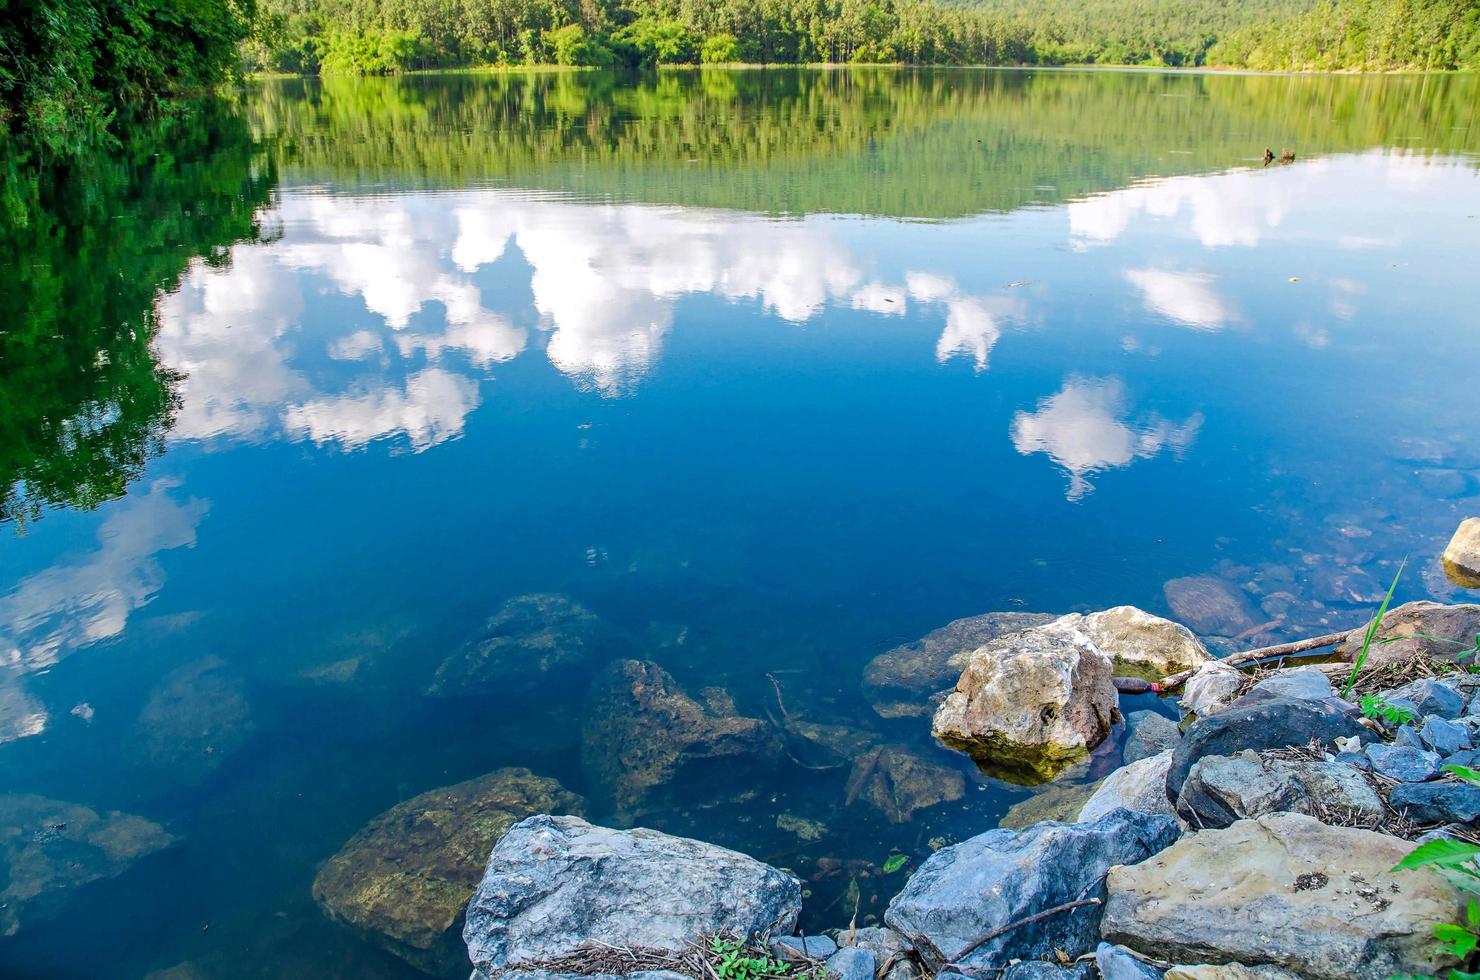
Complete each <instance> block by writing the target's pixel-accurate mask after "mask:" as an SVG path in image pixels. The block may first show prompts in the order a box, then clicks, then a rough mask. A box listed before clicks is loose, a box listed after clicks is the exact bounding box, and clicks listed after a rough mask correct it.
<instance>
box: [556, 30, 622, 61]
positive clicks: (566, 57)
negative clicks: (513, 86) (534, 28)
mask: <svg viewBox="0 0 1480 980" xmlns="http://www.w3.org/2000/svg"><path fill="white" fill-rule="evenodd" d="M543 40H544V48H545V49H546V50H547V51H549V53H550V56H551V57H552V58H553V60H554V62H555V64H557V65H585V66H591V67H595V68H605V67H608V66H610V65H611V63H612V61H613V60H614V58H613V55H612V51H611V48H608V47H607V46H606V45H604V44H602V43H601V41H600V40H599V39H597V38H594V37H592V36H590V35H589V34H587V33H586V29H585V28H583V27H582V26H581V25H580V24H567V25H566V26H565V27H561V28H558V29H556V30H553V31H546V32H545V33H544V37H543Z"/></svg>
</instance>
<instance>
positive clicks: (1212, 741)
mask: <svg viewBox="0 0 1480 980" xmlns="http://www.w3.org/2000/svg"><path fill="white" fill-rule="evenodd" d="M1359 717H1360V716H1359V715H1358V714H1357V713H1356V710H1355V709H1354V708H1352V706H1351V705H1349V704H1347V703H1346V702H1345V701H1338V700H1329V701H1306V700H1302V699H1298V698H1270V699H1268V700H1263V701H1255V702H1251V703H1247V704H1240V705H1236V706H1234V707H1231V708H1227V709H1225V710H1223V711H1220V712H1218V713H1217V714H1215V715H1213V716H1211V717H1208V718H1200V719H1198V720H1197V721H1196V722H1195V723H1193V725H1192V727H1191V728H1189V729H1187V735H1186V737H1185V738H1183V739H1182V741H1181V742H1180V743H1179V744H1178V745H1177V748H1176V749H1175V750H1174V751H1173V753H1172V767H1171V768H1170V769H1169V770H1167V798H1168V799H1171V800H1175V799H1176V798H1177V795H1178V793H1180V792H1181V790H1182V783H1183V782H1184V781H1185V780H1186V779H1187V774H1188V773H1189V772H1190V771H1191V770H1192V767H1193V765H1194V764H1195V763H1196V762H1197V760H1199V759H1201V758H1202V757H1203V756H1206V755H1233V754H1234V753H1236V752H1240V751H1242V750H1244V749H1252V750H1254V751H1256V752H1258V751H1262V750H1265V749H1282V748H1287V747H1289V746H1291V745H1306V744H1308V743H1309V742H1311V741H1318V742H1333V741H1335V740H1336V739H1338V738H1352V737H1355V738H1359V739H1360V738H1362V737H1363V736H1365V735H1368V734H1370V733H1369V732H1368V731H1367V729H1365V728H1363V727H1362V725H1361V724H1360V723H1359V722H1358V720H1357V719H1358V718H1359Z"/></svg>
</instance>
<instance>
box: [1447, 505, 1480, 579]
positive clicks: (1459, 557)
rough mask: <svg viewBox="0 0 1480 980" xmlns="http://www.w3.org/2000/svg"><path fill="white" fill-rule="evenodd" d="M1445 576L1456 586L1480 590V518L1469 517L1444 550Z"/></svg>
mask: <svg viewBox="0 0 1480 980" xmlns="http://www.w3.org/2000/svg"><path fill="white" fill-rule="evenodd" d="M1442 560H1443V562H1444V574H1445V575H1448V576H1449V580H1450V581H1451V582H1453V583H1454V584H1455V585H1458V586H1460V587H1462V588H1466V589H1480V517H1467V518H1465V519H1464V520H1463V521H1461V522H1460V525H1459V529H1458V530H1456V531H1455V532H1454V537H1453V538H1451V539H1450V540H1449V546H1448V547H1447V548H1445V549H1444V556H1443V559H1442Z"/></svg>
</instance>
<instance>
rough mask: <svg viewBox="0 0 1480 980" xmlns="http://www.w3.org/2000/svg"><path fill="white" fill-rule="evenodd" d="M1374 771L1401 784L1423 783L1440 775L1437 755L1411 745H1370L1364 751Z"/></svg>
mask: <svg viewBox="0 0 1480 980" xmlns="http://www.w3.org/2000/svg"><path fill="white" fill-rule="evenodd" d="M1364 751H1365V752H1366V753H1367V758H1368V760H1369V761H1371V763H1372V771H1373V772H1375V773H1377V774H1378V775H1380V776H1387V777H1388V778H1389V779H1396V780H1397V781H1398V782H1400V783H1421V782H1423V781H1424V780H1427V779H1433V778H1434V777H1435V776H1437V775H1438V774H1439V763H1440V761H1441V760H1440V758H1439V756H1438V754H1437V753H1434V752H1425V751H1423V750H1422V749H1416V748H1414V747H1413V746H1411V745H1369V746H1367V747H1366V749H1364Z"/></svg>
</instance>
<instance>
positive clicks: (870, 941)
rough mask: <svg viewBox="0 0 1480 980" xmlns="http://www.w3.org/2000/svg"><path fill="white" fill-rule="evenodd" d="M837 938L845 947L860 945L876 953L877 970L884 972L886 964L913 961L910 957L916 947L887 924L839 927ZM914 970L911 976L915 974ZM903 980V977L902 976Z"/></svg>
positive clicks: (897, 964) (860, 947) (898, 964)
mask: <svg viewBox="0 0 1480 980" xmlns="http://www.w3.org/2000/svg"><path fill="white" fill-rule="evenodd" d="M837 940H838V942H839V943H840V944H841V946H842V948H843V949H848V948H850V947H854V946H856V947H858V948H859V949H866V950H868V951H869V952H870V953H872V954H873V955H874V963H875V972H876V973H880V974H882V972H883V970H884V965H885V964H886V963H888V962H889V961H890V959H894V960H895V967H896V968H897V967H898V966H900V965H908V966H911V967H913V965H914V964H913V962H912V961H911V960H910V959H909V958H908V955H909V953H910V952H912V951H913V950H914V947H913V946H911V945H910V941H909V940H908V939H906V938H904V937H903V936H901V935H900V934H899V933H897V932H895V931H894V930H893V929H890V928H888V927H886V926H864V927H863V928H861V929H839V930H838V932H837ZM913 975H914V974H913V972H912V973H911V976H913ZM901 980H903V978H901Z"/></svg>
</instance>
